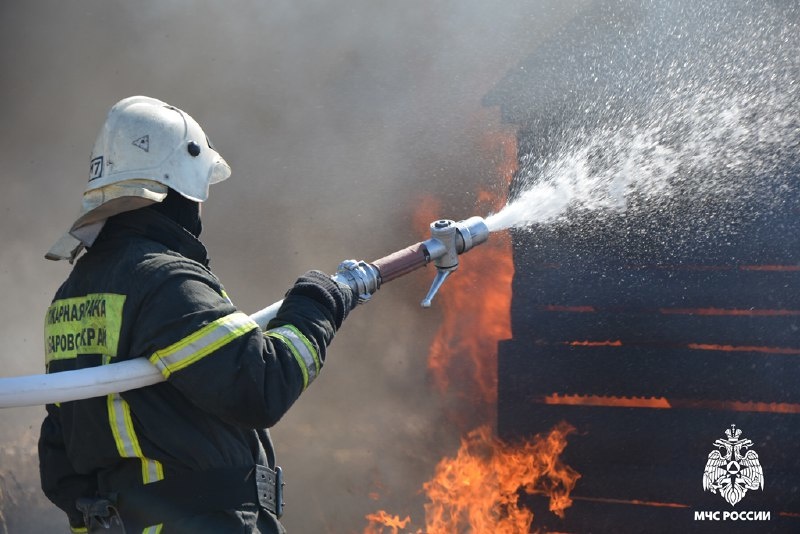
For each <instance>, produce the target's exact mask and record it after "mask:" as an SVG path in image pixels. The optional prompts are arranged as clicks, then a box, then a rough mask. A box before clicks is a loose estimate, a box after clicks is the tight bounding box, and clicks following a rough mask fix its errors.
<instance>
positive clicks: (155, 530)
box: [142, 525, 164, 534]
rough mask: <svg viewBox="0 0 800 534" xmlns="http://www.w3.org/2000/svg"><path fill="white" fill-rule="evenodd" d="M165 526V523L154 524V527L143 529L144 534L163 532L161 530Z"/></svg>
mask: <svg viewBox="0 0 800 534" xmlns="http://www.w3.org/2000/svg"><path fill="white" fill-rule="evenodd" d="M163 528H164V525H153V526H152V527H147V528H146V529H144V530H143V531H142V534H161V530H162V529H163Z"/></svg>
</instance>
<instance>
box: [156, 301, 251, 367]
mask: <svg viewBox="0 0 800 534" xmlns="http://www.w3.org/2000/svg"><path fill="white" fill-rule="evenodd" d="M255 328H258V325H257V324H256V323H255V322H254V321H253V320H252V319H251V318H250V317H249V316H247V315H245V314H244V313H242V312H235V313H232V314H230V315H226V316H225V317H221V318H219V319H217V320H216V321H213V322H211V323H208V324H207V325H206V326H204V327H203V328H201V329H200V330H198V331H196V332H193V333H192V334H189V335H188V336H186V337H185V338H183V339H181V340H180V341H177V342H175V343H173V344H172V345H170V346H169V347H167V348H165V349H162V350H159V351H156V352H155V353H154V354H153V355H152V356H150V362H151V363H152V364H153V365H155V366H156V367H157V368H158V370H159V371H161V374H162V375H164V378H169V375H171V374H172V373H174V372H176V371H180V370H181V369H183V368H185V367H188V366H189V365H191V364H193V363H195V362H196V361H198V360H200V359H202V358H204V357H205V356H208V355H209V354H211V353H212V352H214V351H215V350H217V349H218V348H220V347H222V346H223V345H225V344H227V343H230V342H231V341H233V340H234V339H236V338H238V337H240V336H242V335H244V334H246V333H248V332H250V331H251V330H253V329H255Z"/></svg>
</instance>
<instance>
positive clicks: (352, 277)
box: [331, 260, 380, 304]
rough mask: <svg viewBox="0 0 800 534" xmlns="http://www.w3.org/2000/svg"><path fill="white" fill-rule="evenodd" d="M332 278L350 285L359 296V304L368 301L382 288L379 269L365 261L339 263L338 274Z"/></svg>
mask: <svg viewBox="0 0 800 534" xmlns="http://www.w3.org/2000/svg"><path fill="white" fill-rule="evenodd" d="M331 278H333V279H334V280H335V281H336V282H338V283H340V284H344V285H346V286H348V287H349V288H350V289H351V290H352V291H353V294H354V295H355V296H356V297H357V298H358V303H359V304H363V303H365V302H367V301H368V300H369V299H370V297H372V294H373V293H375V292H376V291H377V290H378V288H380V273H379V272H378V269H376V268H375V267H373V266H372V265H370V264H369V263H367V262H365V261H357V260H345V261H343V262H342V263H340V264H339V267H338V269H336V274H334V275H333V276H332V277H331Z"/></svg>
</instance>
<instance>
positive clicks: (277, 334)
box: [267, 325, 321, 389]
mask: <svg viewBox="0 0 800 534" xmlns="http://www.w3.org/2000/svg"><path fill="white" fill-rule="evenodd" d="M267 335H268V336H270V337H274V338H276V339H279V340H281V341H283V342H284V343H285V344H286V345H287V346H288V347H289V350H291V352H292V354H293V355H294V357H295V360H297V363H298V364H299V365H300V369H301V371H302V372H303V389H305V388H307V387H308V385H309V384H310V383H311V382H313V381H314V379H315V378H316V377H317V375H318V374H319V370H320V367H321V365H320V361H319V355H318V354H317V351H316V349H314V345H312V344H311V342H310V341H309V340H308V338H307V337H306V336H304V335H303V334H302V333H301V332H300V331H299V330H298V329H297V328H295V327H294V326H291V325H287V326H280V327H278V328H273V329H271V330H270V331H269V332H267Z"/></svg>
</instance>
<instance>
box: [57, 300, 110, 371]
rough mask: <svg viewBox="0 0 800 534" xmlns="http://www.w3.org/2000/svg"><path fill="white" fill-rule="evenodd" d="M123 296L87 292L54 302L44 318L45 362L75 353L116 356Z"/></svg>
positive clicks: (69, 357) (70, 356) (67, 357)
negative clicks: (86, 293) (80, 295)
mask: <svg viewBox="0 0 800 534" xmlns="http://www.w3.org/2000/svg"><path fill="white" fill-rule="evenodd" d="M124 305H125V295H117V294H114V293H90V294H88V295H84V296H82V297H73V298H68V299H60V300H56V301H54V302H53V303H52V304H51V305H50V307H49V308H47V313H46V314H45V317H44V350H45V363H46V364H47V365H49V364H50V362H51V361H53V360H66V359H71V358H76V357H77V356H78V355H79V354H103V355H105V356H108V357H114V356H116V355H117V347H118V345H119V333H120V330H121V328H122V308H123V306H124Z"/></svg>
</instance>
